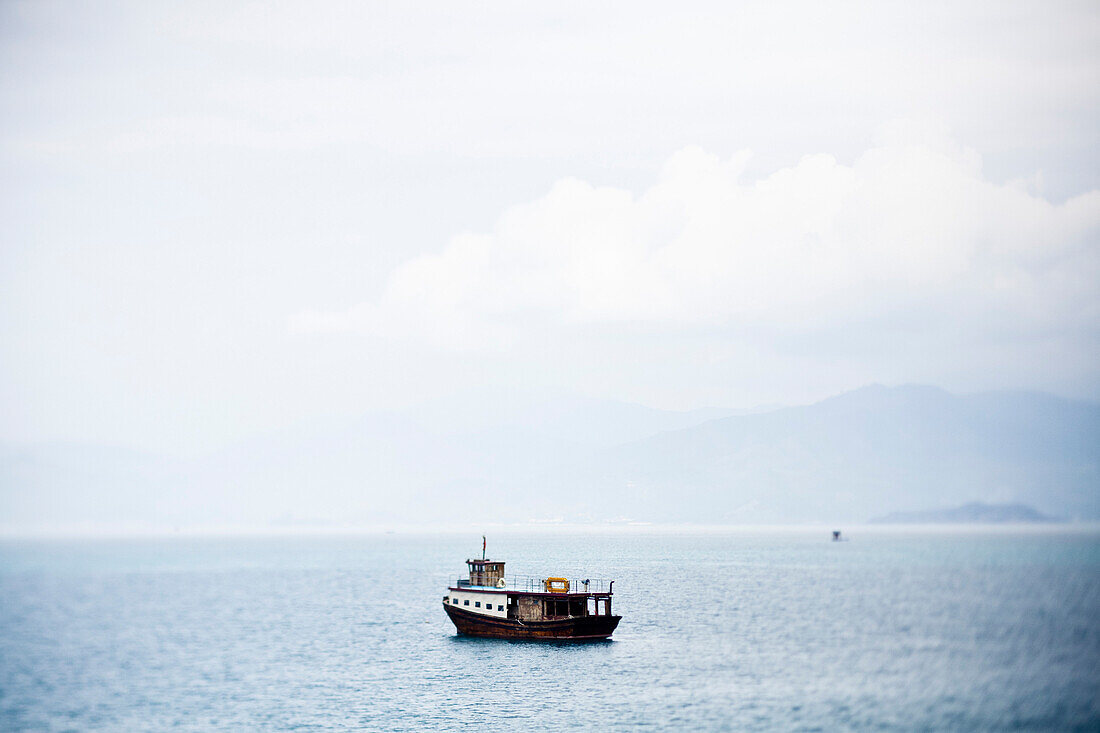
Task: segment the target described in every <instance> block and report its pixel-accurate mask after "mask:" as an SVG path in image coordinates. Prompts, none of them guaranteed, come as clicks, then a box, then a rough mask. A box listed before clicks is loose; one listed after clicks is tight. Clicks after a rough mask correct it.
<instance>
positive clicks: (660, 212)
mask: <svg viewBox="0 0 1100 733" xmlns="http://www.w3.org/2000/svg"><path fill="white" fill-rule="evenodd" d="M889 137H890V138H891V139H889V140H888V141H886V142H884V143H882V144H881V145H879V146H877V147H875V148H873V149H870V150H867V151H865V152H864V153H863V154H861V155H860V156H859V157H858V158H857V159H856V160H855V162H854V163H853V164H852V165H844V164H842V163H839V162H838V161H837V160H836V159H834V158H833V157H831V156H829V155H810V156H806V157H804V158H802V159H801V160H800V162H799V163H798V164H797V165H795V166H793V167H790V168H784V169H782V170H777V171H775V172H774V173H772V174H770V175H768V176H766V177H764V178H762V179H758V180H746V179H745V176H744V170H745V166H746V163H747V162H748V160H749V157H750V156H749V153H748V152H742V153H738V154H736V155H734V156H732V157H731V158H730V159H728V160H720V159H718V158H717V157H716V156H713V155H710V154H708V153H707V152H706V151H704V150H702V149H699V148H695V147H691V148H686V149H683V150H680V151H679V152H677V153H675V154H674V155H672V156H671V157H670V158H669V159H668V161H667V162H666V164H665V165H664V169H663V171H662V173H661V175H660V177H659V179H658V180H657V181H656V182H654V183H653V184H652V185H651V186H650V187H649V188H647V189H646V190H644V191H642V192H641V193H639V194H637V195H635V194H634V193H632V192H630V191H627V190H621V189H618V188H611V187H596V186H593V185H590V184H588V183H586V182H584V181H581V180H576V179H566V180H561V181H559V182H558V183H556V184H555V185H554V186H553V187H552V189H551V190H550V191H549V193H547V194H546V195H545V196H543V197H542V198H540V199H538V200H536V201H532V202H530V203H527V204H524V205H520V206H515V207H513V208H510V209H508V210H506V211H505V212H504V213H503V214H502V215H501V216H500V218H499V220H498V222H497V224H496V226H495V228H494V229H493V230H492V231H491V232H488V233H484V234H462V235H460V236H456V237H454V238H453V239H452V240H451V241H450V242H449V243H448V244H447V246H446V247H445V248H444V249H443V250H442V251H440V252H438V253H435V254H431V255H427V256H421V257H417V258H415V259H411V260H409V261H407V262H405V263H404V264H402V265H401V266H400V267H398V268H396V269H395V270H394V271H393V272H392V273H391V274H390V277H389V279H388V282H387V284H386V286H385V289H384V291H383V292H382V294H381V296H380V297H378V298H377V299H374V300H370V301H366V302H363V303H360V304H357V305H355V306H353V307H350V308H348V309H346V310H342V311H330V312H324V311H305V312H301V313H299V314H297V315H295V316H293V317H292V318H291V321H290V328H291V330H292V331H294V332H295V333H311V332H345V331H349V332H365V333H371V334H375V335H378V336H382V337H384V338H387V339H393V340H398V341H407V342H414V343H420V344H425V345H430V346H432V347H434V348H443V349H458V350H465V349H480V348H485V347H493V346H497V347H500V348H509V349H510V348H515V347H516V346H518V345H521V344H522V343H524V341H525V340H530V339H532V338H534V339H545V338H547V337H551V338H552V337H554V336H560V335H562V334H568V333H570V332H591V331H592V330H597V331H598V330H600V329H610V330H619V331H622V330H626V331H628V332H630V333H633V334H638V335H641V336H642V337H643V338H644V335H645V334H668V333H678V334H684V333H690V334H698V335H700V337H701V338H721V337H723V336H730V337H734V336H735V337H736V338H737V339H741V340H744V341H747V342H749V343H753V342H756V343H757V345H758V346H759V345H761V344H764V345H766V346H767V347H768V348H776V345H777V344H780V345H781V344H784V343H786V344H788V345H790V344H797V343H798V342H800V341H801V342H804V343H806V344H816V345H818V346H820V345H822V344H826V343H828V342H830V341H839V342H843V344H845V345H846V346H844V347H842V350H843V349H845V348H851V349H856V350H859V351H861V352H863V353H872V354H873V352H875V351H876V350H879V351H881V350H882V349H897V348H898V345H899V343H902V345H903V346H904V342H910V343H909V346H910V347H916V345H917V344H920V345H921V347H923V346H928V347H929V348H933V347H934V348H936V349H942V350H944V353H943V354H942V355H939V356H937V361H938V363H939V366H938V370H939V372H940V373H941V376H943V374H950V373H955V372H958V371H960V370H961V371H965V370H966V369H967V368H968V366H967V365H968V363H969V362H971V361H975V360H974V355H975V349H981V348H986V347H989V348H993V349H995V351H996V352H997V357H996V358H1007V359H1011V360H1015V362H1016V364H1015V366H1017V367H1018V366H1019V362H1020V361H1021V360H1023V361H1026V362H1028V363H1029V364H1030V365H1032V366H1039V365H1042V368H1049V364H1048V363H1047V362H1048V360H1047V359H1045V358H1043V356H1042V354H1040V353H1036V352H1035V350H1036V349H1041V348H1043V344H1047V345H1049V344H1051V343H1057V349H1058V354H1059V355H1060V356H1059V358H1062V359H1068V363H1065V364H1063V365H1062V366H1063V367H1064V368H1068V369H1076V370H1080V369H1088V368H1089V367H1088V366H1087V364H1088V363H1089V362H1091V361H1092V360H1094V358H1095V356H1096V354H1097V341H1098V339H1097V335H1098V333H1100V304H1098V298H1097V291H1098V283H1100V246H1098V244H1100V191H1090V192H1088V193H1085V194H1082V195H1079V196H1076V197H1074V198H1071V199H1069V200H1067V201H1065V202H1064V203H1060V204H1055V203H1052V202H1050V201H1047V200H1045V199H1044V198H1042V197H1041V196H1040V195H1037V194H1036V193H1033V192H1031V191H1029V186H1028V185H1027V184H1026V183H1025V182H1020V181H1013V182H1008V183H1005V184H997V183H993V182H990V181H988V180H985V179H984V178H983V176H982V171H981V161H980V158H979V157H978V156H977V154H976V153H974V152H973V151H970V150H967V149H963V148H960V147H958V146H956V145H954V144H952V143H951V142H950V141H949V140H943V139H941V140H939V141H935V142H932V143H929V142H927V141H921V142H914V141H913V140H912V139H911V137H912V136H907V135H906V134H904V133H902V132H899V133H897V134H894V135H891V136H889ZM876 344H879V345H880V346H876ZM933 345H934V346H933ZM826 350H827V351H828V350H829V349H828V348H827V347H826ZM903 350H904V349H903ZM988 356H989V355H988V354H987V355H986V357H988ZM978 362H980V363H981V364H982V366H979V364H978ZM987 362H988V358H985V359H978V360H976V363H975V364H974V366H975V367H976V368H985V364H986V363H987ZM897 376H905V375H900V374H899V375H897Z"/></svg>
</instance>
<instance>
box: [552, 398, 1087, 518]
mask: <svg viewBox="0 0 1100 733" xmlns="http://www.w3.org/2000/svg"><path fill="white" fill-rule="evenodd" d="M564 485H566V486H571V487H577V488H579V489H580V492H578V493H576V494H575V498H576V500H577V501H585V500H587V501H588V504H589V511H594V512H599V513H606V512H612V511H619V512H622V513H624V514H627V515H628V516H636V517H643V518H655V517H660V518H665V519H677V520H698V519H699V518H709V519H710V520H711V521H717V522H738V521H753V522H755V521H764V522H786V521H834V520H844V521H857V520H866V519H867V518H868V517H872V516H877V515H880V514H884V513H886V512H889V511H894V510H898V509H902V508H906V509H925V508H928V509H932V508H937V507H942V506H944V505H950V504H952V503H957V502H959V501H960V500H963V501H966V500H973V501H986V502H993V503H1005V502H1022V503H1027V504H1030V505H1032V506H1035V507H1037V508H1039V509H1040V510H1042V511H1045V512H1048V513H1051V514H1054V515H1058V516H1064V517H1069V518H1082V519H1083V518H1098V517H1100V407H1098V406H1097V405H1093V404H1088V403H1081V402H1073V401H1068V400H1063V399H1059V398H1056V397H1051V396H1048V395H1042V394H1033V393H988V394H978V395H970V396H955V395H951V394H949V393H947V392H944V391H942V390H939V389H935V388H931V387H913V386H907V387H896V388H887V387H879V386H873V387H867V388H864V389H860V390H856V391H854V392H850V393H847V394H843V395H839V396H837V397H833V398H831V399H827V400H824V401H823V402H819V403H817V404H813V405H808V406H804V407H792V408H785V409H780V410H775V411H773V412H768V413H765V414H759V415H747V416H736V417H729V418H724V419H720V420H714V421H710V422H707V423H704V424H702V425H699V426H696V427H694V428H689V429H685V430H680V431H675V432H670V433H665V434H661V435H656V436H653V437H651V438H648V439H645V440H642V441H637V442H634V443H630V444H627V445H623V446H619V447H617V448H615V449H613V450H610V451H607V452H605V453H603V454H601V455H600V456H598V457H597V458H595V459H594V460H591V461H587V462H585V463H584V465H582V466H579V467H578V469H577V470H576V471H574V472H573V473H572V475H571V476H570V480H569V481H568V482H566V483H565V484H564Z"/></svg>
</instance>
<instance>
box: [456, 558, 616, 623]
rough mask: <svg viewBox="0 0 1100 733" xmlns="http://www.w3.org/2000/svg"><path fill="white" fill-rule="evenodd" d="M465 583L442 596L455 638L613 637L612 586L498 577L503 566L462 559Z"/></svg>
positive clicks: (590, 581)
mask: <svg viewBox="0 0 1100 733" xmlns="http://www.w3.org/2000/svg"><path fill="white" fill-rule="evenodd" d="M466 565H467V566H468V568H469V571H470V574H469V578H468V579H467V578H459V579H458V580H457V581H456V582H455V584H454V585H452V586H450V587H449V588H448V589H447V595H445V596H443V610H444V611H446V612H447V616H448V617H450V619H451V621H452V622H453V623H454V625H455V628H456V629H457V630H458V633H459V634H461V635H464V636H485V637H492V638H497V639H531V640H546V641H598V640H602V639H606V638H608V637H609V636H611V634H612V633H614V631H615V628H616V627H617V626H618V625H619V621H620V620H621V619H622V616H614V615H612V613H611V597H612V587H613V586H614V585H615V581H613V580H610V581H604V580H595V579H591V578H586V579H584V580H571V579H568V578H563V577H547V578H534V577H530V578H527V577H524V578H513V579H512V582H511V583H509V582H508V580H507V579H506V578H505V577H504V561H503V560H489V559H487V558H486V557H485V552H484V545H482V557H481V559H480V560H467V561H466Z"/></svg>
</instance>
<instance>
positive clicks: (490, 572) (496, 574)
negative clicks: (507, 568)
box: [466, 559, 504, 588]
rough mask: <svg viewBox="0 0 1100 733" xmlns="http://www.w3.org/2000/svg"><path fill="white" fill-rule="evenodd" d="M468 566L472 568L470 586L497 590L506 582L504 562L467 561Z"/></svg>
mask: <svg viewBox="0 0 1100 733" xmlns="http://www.w3.org/2000/svg"><path fill="white" fill-rule="evenodd" d="M466 565H467V566H469V568H470V585H480V586H487V587H491V588H495V587H496V586H497V585H498V584H500V582H501V581H502V580H504V561H502V560H484V559H482V560H467V561H466Z"/></svg>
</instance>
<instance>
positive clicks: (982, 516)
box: [871, 502, 1058, 524]
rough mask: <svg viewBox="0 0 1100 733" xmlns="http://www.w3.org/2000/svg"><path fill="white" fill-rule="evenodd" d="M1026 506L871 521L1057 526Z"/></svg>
mask: <svg viewBox="0 0 1100 733" xmlns="http://www.w3.org/2000/svg"><path fill="white" fill-rule="evenodd" d="M1056 521H1058V520H1057V519H1054V518H1053V517H1048V516H1047V515H1045V514H1041V513H1039V512H1037V511H1035V509H1033V508H1032V507H1029V506H1027V505H1026V504H982V503H980V502H971V503H970V504H963V505H962V506H957V507H952V508H950V509H933V510H931V511H925V512H891V513H890V514H886V515H884V516H881V517H875V518H874V519H872V520H871V523H873V524H956V523H958V524H964V523H974V524H1007V523H1031V522H1056Z"/></svg>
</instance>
